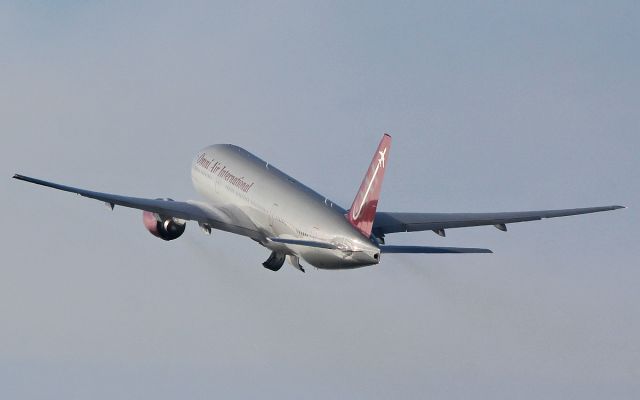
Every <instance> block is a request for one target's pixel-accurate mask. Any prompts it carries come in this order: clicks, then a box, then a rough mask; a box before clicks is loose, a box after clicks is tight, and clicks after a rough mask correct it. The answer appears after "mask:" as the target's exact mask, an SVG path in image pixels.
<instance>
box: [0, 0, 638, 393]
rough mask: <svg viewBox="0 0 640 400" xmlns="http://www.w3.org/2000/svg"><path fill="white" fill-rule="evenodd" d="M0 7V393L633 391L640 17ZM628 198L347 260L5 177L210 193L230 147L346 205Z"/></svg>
mask: <svg viewBox="0 0 640 400" xmlns="http://www.w3.org/2000/svg"><path fill="white" fill-rule="evenodd" d="M131 3H133V2H128V1H109V2H103V1H81V2H80V1H78V2H74V1H59V2H48V1H29V2H24V1H16V2H11V1H9V2H6V1H5V2H2V3H0V89H1V90H0V130H1V134H0V137H1V138H2V142H1V146H0V149H1V151H2V157H1V158H0V170H1V171H2V174H3V176H4V178H3V179H1V180H0V182H2V183H1V185H2V186H1V187H2V194H3V195H2V196H1V197H0V202H1V204H0V205H1V207H2V210H3V211H4V215H3V218H2V225H3V229H0V243H2V253H3V260H2V263H1V266H0V397H1V398H3V399H4V398H6V399H48V398H58V399H60V398H69V399H86V398H92V399H114V398H115V399H118V398H123V399H128V398H154V399H176V398H196V399H209V398H216V397H222V398H229V397H240V398H256V397H261V398H278V399H282V398H291V399H294V398H295V399H298V398H445V399H460V398H470V397H474V398H498V399H513V398H523V399H539V398H545V399H566V398H581V399H602V398H620V399H624V398H629V399H631V398H638V396H640V340H639V339H638V338H640V290H639V286H640V269H639V268H638V267H639V262H638V260H639V259H640V243H638V239H639V237H640V235H639V234H638V225H639V224H640V211H639V210H640V204H638V198H639V197H640V183H639V182H640V172H639V171H640V157H639V156H638V154H639V151H638V149H639V148H640V139H639V133H640V113H639V111H640V95H639V93H640V75H639V71H640V51H639V50H640V47H639V43H640V28H639V27H640V3H638V2H637V1H613V2H595V1H593V2H592V1H566V2H557V1H535V2H533V1H532V2H528V3H523V2H514V3H517V4H511V3H509V2H502V1H496V2H481V3H482V4H481V5H479V4H477V2H470V3H467V4H464V3H462V2H457V3H456V5H451V4H450V3H451V2H448V1H443V2H433V3H429V2H422V1H419V2H388V3H387V4H374V3H377V2H359V3H358V2H349V3H345V2H329V1H324V2H311V3H309V2H301V1H292V2H287V1H277V2H270V3H268V2H255V3H254V2H244V1H232V2H228V3H214V2H207V1H202V2H191V1H180V2H175V3H173V2H162V1H142V2H135V3H136V4H131ZM383 132H389V133H391V134H392V135H393V138H394V144H393V147H392V149H391V154H390V160H389V164H388V165H389V169H388V172H387V175H386V178H385V183H384V187H383V192H382V198H381V204H380V209H383V210H387V211H429V212H440V211H442V212H456V211H517V210H527V209H544V208H569V207H584V206H595V205H609V204H624V205H627V206H629V209H626V210H620V211H615V212H609V213H600V214H594V215H588V216H580V217H570V218H565V219H553V220H545V221H540V222H531V223H524V224H514V225H509V232H508V233H503V232H500V231H498V230H497V229H494V228H492V227H482V228H471V229H462V230H450V231H448V232H447V237H446V238H441V237H439V236H436V235H434V234H433V233H432V232H425V233H416V234H397V235H395V236H393V235H392V236H390V237H389V242H390V243H394V244H426V245H443V246H468V247H489V248H491V249H493V250H494V252H495V254H493V255H486V254H477V255H423V256H419V255H418V256H413V255H387V256H386V257H384V258H383V262H382V263H381V264H380V265H378V266H375V267H369V268H363V269H359V270H353V271H339V272H334V271H323V270H316V269H314V268H308V271H307V273H306V274H302V273H300V272H299V271H297V270H295V269H293V268H292V267H290V266H288V265H287V266H285V267H284V268H283V269H282V270H281V271H279V272H277V273H274V272H271V271H268V270H266V269H264V268H263V267H262V266H261V265H260V264H261V262H262V261H264V260H265V259H266V258H267V257H268V255H269V254H268V251H267V250H266V249H264V248H262V247H260V246H258V245H257V244H255V243H254V242H252V241H250V240H248V239H246V238H242V237H239V236H234V235H231V234H228V233H224V232H214V233H213V235H212V236H211V237H207V236H205V235H203V234H202V233H201V232H200V230H199V229H198V228H197V226H193V225H192V224H191V225H188V226H187V231H186V233H185V235H184V236H183V237H181V238H180V239H178V240H176V241H173V242H163V241H161V240H158V239H157V238H155V237H153V236H151V235H150V234H149V233H148V232H146V231H145V229H144V227H143V225H142V221H141V215H140V212H138V211H133V210H128V209H124V208H119V207H116V209H115V210H114V211H113V212H111V211H109V210H108V209H107V208H106V207H104V206H103V205H102V204H100V203H99V202H96V201H93V200H88V199H84V198H80V197H78V196H74V195H71V194H68V193H62V192H57V191H54V190H50V189H45V188H41V187H36V186H34V185H29V184H26V183H23V182H18V181H15V180H12V179H10V177H11V176H12V174H13V173H14V172H20V173H23V174H27V175H33V176H37V177H41V178H44V179H50V180H54V181H58V182H62V183H67V184H71V185H76V186H80V187H86V188H89V189H95V190H102V191H109V192H115V193H121V194H126V195H136V196H145V197H154V198H155V197H172V198H175V199H181V200H183V199H193V198H197V196H196V194H195V192H194V190H193V188H192V187H191V179H190V170H189V168H190V164H191V160H192V158H193V156H194V155H195V154H196V152H197V151H198V149H200V148H202V147H204V146H206V145H209V144H213V143H235V144H238V145H240V146H243V147H245V148H246V149H247V150H249V151H251V152H253V153H255V154H256V155H258V156H260V157H262V158H264V159H266V160H269V161H270V162H272V163H273V164H276V165H277V166H279V167H280V168H281V169H283V170H284V171H286V172H288V173H289V174H291V175H293V176H294V177H296V178H298V179H299V180H301V181H303V182H305V183H306V184H307V185H309V186H311V187H313V188H314V189H316V190H318V191H319V192H321V193H323V194H326V195H327V196H328V197H330V198H331V199H333V200H334V201H335V202H337V203H339V204H341V205H343V206H345V207H347V206H349V204H350V203H351V201H352V199H353V197H354V196H355V192H356V190H357V188H358V186H359V184H360V180H361V179H362V175H363V174H364V171H365V169H366V167H367V165H368V162H369V160H370V159H371V155H372V153H373V151H374V150H375V147H376V145H377V142H378V140H379V139H380V136H381V135H382V133H383Z"/></svg>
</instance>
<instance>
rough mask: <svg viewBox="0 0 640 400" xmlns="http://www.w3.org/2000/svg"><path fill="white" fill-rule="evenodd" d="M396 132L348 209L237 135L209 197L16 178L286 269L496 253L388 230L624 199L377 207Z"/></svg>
mask: <svg viewBox="0 0 640 400" xmlns="http://www.w3.org/2000/svg"><path fill="white" fill-rule="evenodd" d="M390 146H391V136H390V135H389V134H386V133H385V134H384V135H383V137H382V139H381V141H380V143H379V145H378V148H377V149H376V152H375V153H374V156H373V159H372V161H371V164H370V165H369V168H368V170H367V172H366V174H365V177H364V179H363V180H362V183H361V185H360V189H359V190H358V192H357V194H356V197H355V199H354V200H353V204H352V205H351V207H350V208H349V209H348V210H347V209H344V208H342V207H340V206H339V205H337V204H336V203H334V202H333V201H331V200H329V199H328V198H327V197H325V196H323V195H321V194H319V193H317V192H316V191H314V190H312V189H311V188H309V187H307V186H305V185H303V184H302V183H300V182H299V181H297V180H296V179H294V178H292V177H291V176H289V175H287V174H285V173H284V172H282V171H280V170H279V169H278V168H276V167H274V166H273V165H272V164H270V163H268V162H266V161H264V160H262V159H260V158H258V157H257V156H255V155H253V154H251V153H250V152H248V151H247V150H245V149H243V148H241V147H238V146H235V145H232V144H216V145H212V146H209V147H206V148H204V149H202V150H200V151H199V152H198V153H197V155H196V157H195V158H194V160H193V162H192V166H191V180H192V183H193V186H194V188H195V189H196V191H197V192H198V193H199V194H200V195H201V196H202V197H203V198H204V199H205V200H204V201H193V200H189V201H174V200H172V199H170V198H157V199H151V198H139V197H128V196H122V195H117V194H110V193H102V192H95V191H91V190H86V189H79V188H75V187H71V186H66V185H61V184H57V183H53V182H48V181H44V180H41V179H37V178H32V177H28V176H24V175H20V174H15V175H14V176H13V178H15V179H18V180H22V181H26V182H30V183H34V184H37V185H42V186H47V187H50V188H54V189H58V190H62V191H66V192H71V193H76V194H79V195H80V196H83V197H88V198H91V199H95V200H100V201H103V202H104V203H105V204H106V205H107V206H108V207H109V208H111V209H112V210H113V208H114V206H116V205H118V206H123V207H129V208H134V209H139V210H142V221H143V224H144V226H145V227H146V229H147V230H148V231H149V232H150V233H151V234H152V235H154V236H156V237H158V238H160V239H163V240H167V241H168V240H174V239H177V238H179V237H180V236H181V235H182V234H183V233H184V231H185V228H186V222H187V221H195V222H197V223H198V225H199V226H200V228H201V229H202V230H203V231H204V232H205V233H207V234H211V231H212V230H214V229H217V230H221V231H226V232H231V233H235V234H238V235H242V236H246V237H248V238H251V239H252V240H254V241H256V242H258V243H259V244H260V245H262V246H264V247H265V248H267V249H268V250H270V251H271V254H270V255H269V257H268V259H267V260H266V261H265V262H263V263H262V265H263V266H264V267H265V268H267V269H269V270H272V271H278V270H279V269H280V268H281V267H282V266H283V264H284V262H285V260H286V259H287V260H288V261H289V263H290V264H291V265H292V266H293V267H295V268H297V269H298V270H300V271H302V272H304V267H303V266H302V264H301V263H300V260H301V259H302V260H304V261H306V262H307V263H309V264H311V265H312V266H314V267H316V268H319V269H330V270H340V269H352V268H359V267H365V266H370V265H376V264H378V263H380V261H381V254H383V253H390V254H391V253H412V254H418V253H421V254H428V253H492V251H491V250H489V249H482V248H460V247H434V246H404V245H389V244H385V238H386V236H387V235H389V234H392V233H397V232H416V231H426V230H431V231H433V232H434V233H436V234H438V235H440V236H445V230H446V229H451V228H463V227H471V226H480V225H493V226H494V227H496V228H497V229H499V230H501V231H506V230H507V224H511V223H516V222H525V221H536V220H540V219H543V218H555V217H564V216H569V215H578V214H588V213H594V212H600V211H610V210H616V209H620V208H625V207H624V206H616V205H614V206H604V207H589V208H574V209H562V210H542V211H522V212H498V213H408V212H381V211H377V207H378V200H379V198H380V191H381V188H382V180H383V178H384V173H385V170H386V167H387V160H388V158H389V148H390Z"/></svg>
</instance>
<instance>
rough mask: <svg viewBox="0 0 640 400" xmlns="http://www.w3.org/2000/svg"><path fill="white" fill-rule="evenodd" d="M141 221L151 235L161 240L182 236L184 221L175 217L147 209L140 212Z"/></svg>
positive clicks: (185, 225)
mask: <svg viewBox="0 0 640 400" xmlns="http://www.w3.org/2000/svg"><path fill="white" fill-rule="evenodd" d="M142 222H143V223H144V226H145V228H147V230H148V231H149V232H151V234H152V235H153V236H156V237H159V238H160V239H163V240H174V239H177V238H179V237H180V236H182V234H183V233H184V230H185V228H186V227H187V224H186V222H184V221H179V220H176V219H175V218H164V217H162V216H158V215H157V214H154V213H152V212H149V211H143V212H142Z"/></svg>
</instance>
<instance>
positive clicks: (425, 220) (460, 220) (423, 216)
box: [373, 206, 625, 236]
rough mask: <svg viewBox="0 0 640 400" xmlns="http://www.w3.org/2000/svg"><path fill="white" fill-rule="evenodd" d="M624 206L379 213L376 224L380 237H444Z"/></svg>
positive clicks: (375, 227)
mask: <svg viewBox="0 0 640 400" xmlns="http://www.w3.org/2000/svg"><path fill="white" fill-rule="evenodd" d="M619 208H625V207H624V206H605V207H589V208H571V209H565V210H541V211H519V212H498V213H403V212H378V213H376V218H375V220H374V224H373V232H374V234H376V235H377V236H381V235H385V234H387V233H395V232H415V231H427V230H433V231H435V232H436V233H438V234H440V235H442V236H444V230H445V229H449V228H463V227H468V226H480V225H494V226H495V227H496V228H498V229H500V230H503V231H506V230H507V228H506V226H505V225H506V224H511V223H514V222H526V221H537V220H540V219H542V218H555V217H566V216H569V215H578V214H589V213H594V212H600V211H610V210H617V209H619Z"/></svg>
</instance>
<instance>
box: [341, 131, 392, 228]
mask: <svg viewBox="0 0 640 400" xmlns="http://www.w3.org/2000/svg"><path fill="white" fill-rule="evenodd" d="M390 147H391V136H390V135H388V134H386V133H385V134H384V136H383V137H382V140H380V144H379V145H378V149H377V150H376V152H375V154H374V155H373V159H372V160H371V165H369V169H368V170H367V174H366V175H365V177H364V179H363V180H362V183H361V184H360V189H359V190H358V194H357V195H356V198H355V199H354V200H353V204H352V205H351V208H350V209H349V213H348V214H347V215H346V217H347V219H348V220H349V222H350V223H351V225H353V226H354V227H355V228H356V229H358V230H359V231H360V233H362V234H363V235H364V236H366V237H369V236H370V235H371V228H372V227H373V220H374V218H375V216H376V208H377V207H378V199H379V198H380V189H381V188H382V179H383V178H384V171H385V168H386V162H387V158H388V157H389V148H390Z"/></svg>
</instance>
